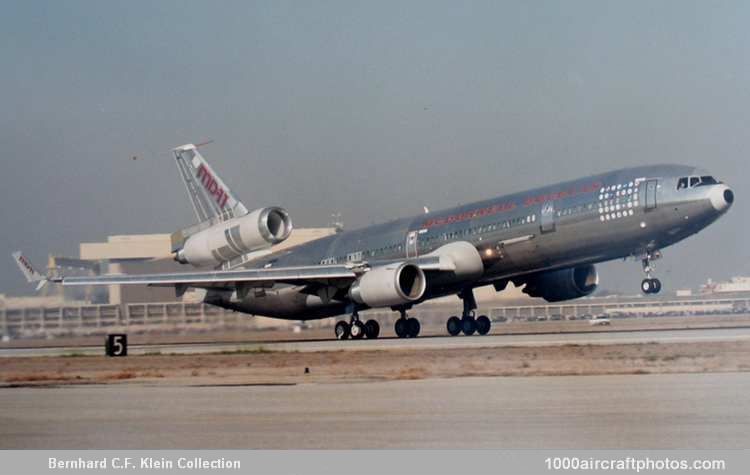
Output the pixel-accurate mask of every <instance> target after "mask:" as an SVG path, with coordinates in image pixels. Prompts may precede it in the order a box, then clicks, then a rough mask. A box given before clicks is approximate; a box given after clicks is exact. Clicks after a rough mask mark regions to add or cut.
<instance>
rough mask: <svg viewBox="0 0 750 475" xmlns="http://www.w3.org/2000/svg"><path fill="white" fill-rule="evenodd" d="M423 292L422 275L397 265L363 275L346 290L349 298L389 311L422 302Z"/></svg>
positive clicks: (409, 266)
mask: <svg viewBox="0 0 750 475" xmlns="http://www.w3.org/2000/svg"><path fill="white" fill-rule="evenodd" d="M426 288H427V279H426V278H425V275H424V271H423V270H422V269H420V268H419V266H418V265H416V264H410V263H405V262H399V263H395V264H389V265H385V266H381V267H375V268H374V269H372V270H370V271H368V272H365V273H364V274H363V275H362V277H360V278H359V279H357V280H356V281H355V282H354V283H353V284H352V286H351V288H350V289H349V297H350V298H351V299H352V300H354V301H355V302H357V303H360V304H365V305H367V306H369V307H393V306H397V305H403V304H408V303H411V302H415V301H417V300H419V299H420V298H422V296H423V295H424V292H425V289H426Z"/></svg>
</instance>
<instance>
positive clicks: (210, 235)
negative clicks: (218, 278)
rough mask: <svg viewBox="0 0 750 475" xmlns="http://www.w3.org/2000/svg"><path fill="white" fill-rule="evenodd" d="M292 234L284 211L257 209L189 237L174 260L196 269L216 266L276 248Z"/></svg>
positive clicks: (287, 216) (278, 209) (276, 208)
mask: <svg viewBox="0 0 750 475" xmlns="http://www.w3.org/2000/svg"><path fill="white" fill-rule="evenodd" d="M291 232H292V220H291V218H290V217H289V213H287V212H286V210H285V209H283V208H278V207H269V208H261V209H256V210H255V211H251V212H250V213H248V214H245V215H243V216H239V217H236V218H232V219H229V220H227V221H222V222H220V223H217V224H214V225H213V226H211V227H209V228H207V229H204V230H202V231H199V232H197V233H195V234H193V235H191V236H190V237H188V238H187V240H185V242H184V243H183V245H182V248H181V249H179V250H177V252H176V254H175V260H176V261H177V262H180V263H181V264H192V265H194V266H196V267H199V266H208V265H213V266H217V265H220V264H223V263H224V262H228V261H230V260H232V259H234V258H237V257H240V256H241V255H243V254H247V253H248V252H252V251H258V250H261V249H265V248H268V247H270V246H273V245H274V244H278V243H280V242H282V241H284V240H285V239H286V238H288V237H289V235H290V234H291Z"/></svg>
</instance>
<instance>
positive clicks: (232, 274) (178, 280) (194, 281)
mask: <svg viewBox="0 0 750 475" xmlns="http://www.w3.org/2000/svg"><path fill="white" fill-rule="evenodd" d="M356 277H357V273H356V272H355V271H354V270H353V269H352V268H350V267H347V266H342V265H326V266H323V265H320V266H303V267H279V268H275V269H274V268H268V269H241V270H231V271H198V272H180V273H167V274H142V275H137V274H120V275H102V276H91V277H62V278H59V279H52V281H53V282H59V283H60V284H62V285H113V284H119V285H128V284H132V285H135V284H140V285H154V286H178V285H181V286H188V287H199V288H212V287H235V286H236V285H237V284H258V285H262V284H273V283H277V282H278V283H290V284H307V283H313V282H320V281H327V280H339V279H345V280H354V279H355V278H356Z"/></svg>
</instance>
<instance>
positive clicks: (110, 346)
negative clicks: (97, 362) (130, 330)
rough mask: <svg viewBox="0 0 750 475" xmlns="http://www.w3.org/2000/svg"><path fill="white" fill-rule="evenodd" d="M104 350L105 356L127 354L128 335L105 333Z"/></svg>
mask: <svg viewBox="0 0 750 475" xmlns="http://www.w3.org/2000/svg"><path fill="white" fill-rule="evenodd" d="M104 351H105V352H106V354H107V356H128V336H127V335H125V334H124V333H122V334H121V333H117V334H112V335H107V341H106V343H105V344H104Z"/></svg>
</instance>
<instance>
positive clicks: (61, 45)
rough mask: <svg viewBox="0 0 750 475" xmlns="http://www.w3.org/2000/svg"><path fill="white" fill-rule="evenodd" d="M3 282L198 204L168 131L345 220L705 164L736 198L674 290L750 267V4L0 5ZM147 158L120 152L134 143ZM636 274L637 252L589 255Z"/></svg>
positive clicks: (623, 282) (269, 197) (618, 283)
mask: <svg viewBox="0 0 750 475" xmlns="http://www.w3.org/2000/svg"><path fill="white" fill-rule="evenodd" d="M2 12H3V13H2V15H0V58H2V67H1V68H2V72H1V73H0V145H2V159H1V160H2V172H0V198H1V202H2V207H1V208H0V223H2V224H1V226H2V234H1V237H0V252H3V253H5V254H6V255H7V256H8V257H7V258H0V262H2V261H3V259H5V260H4V262H5V264H3V265H0V292H8V293H12V294H13V293H20V292H28V291H29V290H30V289H29V288H28V286H27V285H25V283H24V282H22V278H21V276H20V274H18V273H17V270H16V269H15V266H14V264H13V262H12V261H11V259H10V253H11V251H13V250H15V249H17V248H22V249H24V250H25V251H26V252H27V254H28V255H29V256H30V257H31V258H32V260H34V261H36V262H37V263H38V264H40V265H43V264H44V263H45V260H46V256H47V254H48V253H55V254H62V255H77V252H78V243H79V242H81V241H96V240H102V239H105V238H106V236H107V235H109V234H124V233H150V232H172V231H174V230H175V229H177V228H180V227H184V226H186V225H189V224H192V222H193V215H192V211H191V208H190V205H189V203H188V202H187V201H186V196H185V192H184V190H183V187H182V184H181V182H180V179H179V177H178V175H177V171H176V167H175V166H174V164H173V163H172V158H171V155H170V154H169V150H170V149H171V148H172V147H174V146H176V145H180V144H183V143H186V142H191V141H193V142H195V141H199V140H204V139H206V138H213V139H215V140H216V143H215V144H212V145H210V146H208V147H206V148H205V155H206V157H207V158H208V159H209V160H210V161H211V163H212V164H213V165H214V167H215V168H216V169H217V171H218V172H219V174H220V175H221V176H222V177H224V178H225V181H227V182H228V183H229V184H230V186H231V187H232V188H233V189H234V191H235V192H237V194H238V195H239V196H240V197H241V198H242V199H243V201H245V203H246V204H247V205H248V206H252V207H260V206H266V205H280V206H284V207H286V208H287V209H288V210H289V211H290V212H291V214H292V217H293V219H294V221H295V224H296V225H297V226H319V225H325V224H326V223H327V222H328V221H329V216H330V214H331V213H332V212H334V211H339V212H341V213H342V216H343V219H344V222H345V225H346V227H347V228H354V227H359V226H363V225H367V224H370V223H371V222H378V221H383V220H385V219H388V218H393V217H399V216H406V215H410V214H415V213H418V212H420V211H421V209H422V206H423V205H427V206H429V207H430V208H432V209H438V208H442V207H447V206H452V205H455V204H456V203H459V202H464V203H465V202H469V201H472V200H476V199H480V198H487V197H491V196H494V195H499V194H502V193H506V192H511V191H517V190H521V189H524V188H529V187H532V186H537V185H543V184H548V183H551V182H555V181H559V180H563V179H570V178H575V177H577V176H580V175H586V174H590V173H594V172H602V171H606V170H609V169H614V168H620V167H625V166H631V165H637V164H648V163H661V162H671V163H685V164H693V165H702V166H704V167H706V168H708V169H710V170H711V172H712V173H713V174H714V175H716V176H717V177H719V178H721V179H725V180H726V181H727V182H729V183H730V184H731V185H732V186H733V187H734V188H735V191H736V195H737V201H736V203H735V206H734V208H733V209H732V210H731V211H730V213H729V214H728V215H727V216H725V217H724V218H722V219H721V220H720V221H719V222H718V223H716V224H715V225H713V226H711V227H710V228H708V229H706V230H704V231H703V232H702V233H701V234H699V235H697V236H695V237H693V238H690V239H688V240H687V241H685V242H683V243H680V244H678V245H677V246H675V247H672V248H668V249H667V250H666V251H665V252H664V255H665V258H664V259H663V260H662V261H660V262H659V276H660V277H661V278H662V280H663V282H664V284H665V288H666V289H674V288H675V287H680V286H684V285H689V284H693V285H695V284H698V283H700V282H702V281H704V280H705V279H706V278H707V277H709V276H710V277H713V278H715V279H717V278H727V277H730V276H732V275H736V274H746V275H747V274H750V268H749V266H748V262H749V258H750V250H749V246H748V244H747V238H748V232H747V231H748V224H747V222H748V199H750V198H748V197H747V196H748V195H750V193H748V192H747V191H745V190H750V178H749V177H748V173H747V171H748V168H749V165H748V158H749V157H750V133H749V131H750V61H748V58H750V30H749V29H748V24H750V3H748V2H744V1H743V2H729V1H725V2H708V1H704V2H688V1H674V2H666V1H659V2H636V1H620V2H606V1H601V0H596V1H590V2H580V1H579V2H576V1H564V2H563V1H559V2H551V1H550V2H545V1H534V2H527V1H518V2H498V1H490V2H458V1H450V2H437V1H432V0H430V1H421V2H416V1H415V2H409V1H396V2H386V1H369V2H353V1H341V2H329V1H315V2H303V1H296V2H282V1H276V0H274V1H266V2H249V1H242V2H237V3H230V2H228V1H223V2H184V1H174V2H168V1H158V2H151V1H150V2H137V1H128V2H99V1H87V2H80V1H71V0H69V1H65V2H58V1H49V2H45V1H28V2H26V1H18V2H7V1H6V2H3V3H2ZM134 155H135V156H138V157H140V158H141V159H140V160H137V161H132V160H131V159H130V157H132V156H134ZM601 271H602V284H603V286H605V287H609V288H619V289H625V290H632V291H635V290H636V289H637V286H638V284H639V282H640V279H641V274H640V265H639V264H637V263H634V262H627V263H622V262H618V263H612V264H607V265H604V266H602V267H601Z"/></svg>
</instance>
